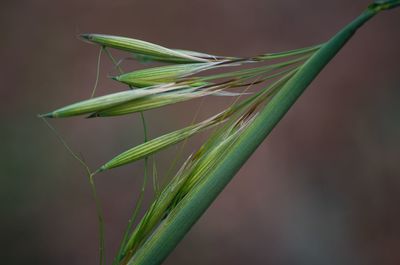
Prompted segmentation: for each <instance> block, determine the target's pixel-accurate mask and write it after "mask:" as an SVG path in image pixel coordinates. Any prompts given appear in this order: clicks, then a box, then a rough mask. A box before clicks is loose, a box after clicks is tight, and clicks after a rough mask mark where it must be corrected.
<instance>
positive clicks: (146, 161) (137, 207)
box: [102, 47, 149, 264]
mask: <svg viewBox="0 0 400 265" xmlns="http://www.w3.org/2000/svg"><path fill="white" fill-rule="evenodd" d="M102 49H104V50H105V51H106V53H107V55H108V57H109V58H110V60H111V61H112V62H113V64H114V65H115V67H116V68H117V70H118V72H119V73H120V74H124V70H123V69H122V67H121V66H119V64H118V63H117V61H116V60H115V58H114V56H112V54H111V52H110V51H109V50H108V49H107V48H106V47H102ZM130 88H131V89H133V87H130ZM140 118H141V120H142V126H143V142H144V143H145V142H147V141H148V133H147V123H146V119H145V117H144V113H143V111H141V112H140ZM148 167H149V157H147V156H146V157H145V158H144V172H143V175H144V176H143V183H142V187H141V190H140V193H139V196H138V199H137V201H136V205H135V207H134V210H133V213H132V216H131V218H129V220H128V225H127V228H126V230H125V233H124V236H123V238H122V241H121V245H120V247H119V249H118V252H117V255H116V257H115V260H114V262H113V264H114V263H117V262H119V261H120V260H121V259H122V258H123V254H124V253H123V249H124V247H125V244H126V242H127V240H128V236H129V233H130V232H131V230H132V227H133V224H134V222H135V221H136V218H137V216H138V214H139V211H140V208H141V206H142V202H143V198H144V192H145V189H146V184H147V178H148V172H147V169H148Z"/></svg>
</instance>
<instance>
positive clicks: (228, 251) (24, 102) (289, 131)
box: [0, 0, 400, 265]
mask: <svg viewBox="0 0 400 265" xmlns="http://www.w3.org/2000/svg"><path fill="white" fill-rule="evenodd" d="M368 3H369V1H363V0H356V1H345V0H340V1H339V0H337V1H315V0H305V1H294V0H293V1H277V0H270V1H266V0H264V1H262V0H246V1H245V0H229V1H228V0H203V1H184V0H169V1H149V0H147V1H145V0H136V1H127V0H115V1H104V0H103V1H77V0H71V1H45V0H36V1H3V2H2V4H1V9H0V10H1V11H0V20H1V23H0V27H1V32H2V38H1V42H0V45H1V49H0V54H1V58H2V62H3V63H2V69H1V79H2V82H1V88H0V100H1V104H0V113H1V130H0V139H1V148H0V150H1V151H0V155H1V157H0V161H1V162H0V163H1V165H0V177H1V184H0V202H1V215H2V216H1V219H0V235H1V243H0V260H1V263H2V264H68V265H73V264H96V263H97V260H98V257H97V236H98V235H97V221H96V216H95V208H94V204H93V201H92V199H91V196H90V189H89V186H88V184H87V180H86V178H85V176H84V174H83V173H82V170H81V168H80V167H79V166H78V165H77V163H76V162H75V161H74V160H73V159H72V158H71V157H70V155H69V154H68V153H67V152H66V151H65V150H64V149H63V147H62V146H61V145H60V144H59V142H58V141H57V140H56V138H55V137H54V135H52V134H51V133H50V132H49V130H48V129H47V128H46V127H45V126H44V124H43V123H42V122H41V121H40V120H39V119H37V118H36V114H37V113H42V112H46V111H49V110H52V109H54V108H57V107H60V106H62V105H65V104H68V103H71V102H73V101H76V100H79V99H83V98H86V97H88V96H89V94H90V90H91V88H92V86H93V83H94V76H95V70H96V69H95V65H96V56H97V53H98V49H97V48H96V47H95V46H93V45H89V44H86V43H83V42H81V41H79V40H78V39H77V38H76V36H77V34H79V33H84V32H98V33H109V34H116V35H126V36H132V37H135V38H139V39H145V40H148V41H151V42H156V43H160V44H162V45H165V46H168V47H174V48H175V47H176V48H186V49H191V50H199V51H204V52H209V53H215V54H226V55H243V56H244V55H253V54H258V53H261V52H266V51H281V50H285V49H294V48H298V47H303V46H307V45H312V44H316V43H320V42H323V41H325V40H327V39H328V38H329V37H330V36H332V35H333V34H334V33H335V32H336V31H337V30H339V29H340V28H341V27H343V26H344V25H345V24H346V23H348V22H349V21H350V20H351V19H353V18H354V17H355V16H356V15H358V13H359V12H360V11H361V10H362V9H363V8H364V7H366V6H367V4H368ZM399 25H400V10H394V11H391V12H388V13H385V14H382V15H379V16H378V17H376V18H375V19H373V20H372V21H371V22H370V23H368V24H367V25H366V26H365V27H364V28H363V29H362V30H360V31H359V33H358V34H357V35H356V36H355V37H354V39H353V40H351V42H350V43H349V44H348V45H347V46H346V47H345V48H344V49H343V51H342V52H340V54H339V55H338V56H337V57H336V58H335V59H334V60H333V61H332V63H331V64H330V65H329V66H328V67H327V68H326V69H325V70H324V71H323V72H322V73H321V75H320V77H318V79H317V80H315V82H314V83H313V84H312V85H311V86H310V87H309V89H308V91H307V92H306V93H305V94H304V95H303V96H302V98H301V99H300V100H299V102H298V103H297V104H296V105H295V106H294V107H293V108H292V110H291V111H290V112H289V113H288V115H287V116H286V117H285V118H284V120H283V121H282V122H281V123H280V124H279V126H278V127H277V128H276V129H275V130H274V131H273V133H272V134H271V136H270V137H269V138H268V140H267V141H266V142H265V143H264V144H263V145H262V146H261V148H259V149H258V151H257V152H256V153H255V155H254V156H253V157H252V158H251V159H250V160H249V162H248V163H247V164H246V165H245V166H244V167H243V169H242V170H241V171H240V173H239V174H238V175H237V176H236V177H235V179H234V180H233V181H232V183H231V184H230V185H229V186H228V187H227V188H226V190H225V191H224V192H223V194H222V195H221V196H220V197H219V198H218V200H217V201H216V202H215V203H214V204H213V206H212V207H211V208H210V209H209V210H208V211H207V213H206V214H205V215H204V216H203V218H202V219H201V220H200V221H199V222H198V223H197V224H196V225H195V227H194V228H193V229H192V230H191V232H190V233H189V234H188V235H187V237H186V238H185V239H184V240H183V241H182V242H181V244H180V245H179V246H178V248H177V249H176V250H175V251H174V252H173V254H172V255H171V256H170V257H169V258H168V259H167V260H166V262H165V264H230V265H235V264H273V265H275V264H276V265H281V264H282V265H285V264H341V265H345V264H352V265H354V264H371V265H372V264H383V265H395V264H400V254H399V253H400V252H399V246H400V227H399V222H400V213H399V198H400V195H399V192H400V166H399V162H400V161H399V157H400V140H399V139H400V138H399V135H400V119H399V117H400V105H399V102H400V89H399V85H400V75H399V74H400V71H399V59H400V49H399V47H400V37H399V36H400V35H399ZM104 61H106V60H104ZM110 71H111V65H110V64H109V63H108V62H106V63H104V64H103V66H102V78H101V80H100V87H99V93H103V94H104V93H106V92H110V91H115V89H116V88H120V86H118V85H116V84H114V83H113V82H111V81H109V80H107V77H106V76H107V74H108V73H109V72H110ZM226 100H229V99H207V100H206V101H205V102H204V103H203V107H202V108H201V109H200V117H208V116H210V115H211V114H213V113H215V112H216V111H217V110H219V109H221V108H222V107H223V106H222V104H224V103H226V102H227V101H226ZM199 102H200V101H195V104H193V102H190V103H184V104H178V105H176V106H172V107H168V108H165V109H160V110H154V111H150V112H149V113H147V114H146V117H147V119H148V122H149V126H150V132H151V133H150V134H151V137H155V136H157V135H160V134H161V133H163V132H167V131H171V130H173V129H176V128H180V127H182V126H184V125H185V124H188V123H189V122H190V120H191V118H192V117H193V113H194V112H196V110H197V109H198V106H199ZM53 123H54V124H55V125H56V126H57V128H58V129H59V130H60V131H61V132H62V134H63V135H64V136H65V137H66V138H67V139H68V141H69V142H70V143H71V145H72V146H73V148H74V149H75V150H77V151H79V152H82V153H83V154H84V155H85V158H86V160H87V161H88V162H89V163H90V164H91V165H93V166H98V165H99V164H100V163H101V162H104V161H106V160H107V159H109V158H110V157H111V156H113V155H115V154H117V153H118V152H121V151H123V150H125V149H126V148H127V147H130V146H132V145H134V144H138V143H140V141H141V138H142V134H141V127H140V121H139V119H138V117H137V116H135V115H132V116H129V117H120V118H112V119H104V120H100V119H98V120H96V119H94V120H85V119H82V118H74V119H66V120H57V121H54V122H53ZM201 139H204V136H203V137H198V138H196V140H195V143H194V144H193V145H190V146H189V149H188V151H190V150H191V149H190V147H191V146H195V145H196V142H198V141H199V140H201ZM175 152H176V149H174V148H171V149H170V150H169V152H164V153H162V154H161V155H160V156H158V162H159V164H160V169H161V172H162V170H163V169H165V168H166V167H167V165H168V163H169V157H170V156H171V154H174V153H175ZM141 179H142V164H141V163H136V164H134V165H132V166H129V167H125V168H121V169H117V170H115V171H113V172H110V173H108V174H103V175H99V176H98V178H97V182H98V189H99V193H100V196H101V198H102V201H103V204H104V209H105V215H106V216H105V218H106V237H107V242H106V243H107V261H108V263H110V261H111V259H112V255H113V254H114V252H115V250H116V247H117V245H118V242H119V240H120V237H121V233H122V230H123V227H124V226H125V223H126V220H127V218H128V215H129V212H130V209H131V206H132V204H133V202H134V198H135V196H136V193H137V191H138V186H139V185H140V181H141Z"/></svg>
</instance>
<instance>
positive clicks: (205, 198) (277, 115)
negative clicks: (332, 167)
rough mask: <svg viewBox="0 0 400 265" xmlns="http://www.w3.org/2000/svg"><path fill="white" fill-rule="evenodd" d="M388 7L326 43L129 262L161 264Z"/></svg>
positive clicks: (358, 20) (375, 8) (366, 15)
mask: <svg viewBox="0 0 400 265" xmlns="http://www.w3.org/2000/svg"><path fill="white" fill-rule="evenodd" d="M388 2H389V3H390V2H391V3H394V5H397V3H398V1H388ZM382 5H383V4H382ZM387 8H389V7H385V8H382V6H381V4H373V5H371V6H370V7H369V8H368V9H367V10H366V11H364V12H363V13H362V14H361V15H360V16H359V17H358V18H356V19H355V20H354V21H353V22H351V23H350V24H349V25H347V26H346V27H345V28H344V29H342V30H341V31H340V32H339V33H337V34H336V35H335V36H334V37H333V38H332V39H331V40H330V41H329V42H327V43H326V44H324V45H323V47H322V48H321V49H320V50H319V51H318V52H316V53H315V54H314V55H313V56H312V57H311V58H310V59H309V60H308V61H307V62H306V63H305V64H304V65H303V66H302V67H301V68H300V70H299V71H298V72H297V73H296V74H295V75H294V76H293V77H292V78H291V79H290V80H289V81H288V82H287V83H286V84H285V85H284V86H283V87H282V88H281V90H280V91H279V92H278V93H277V94H276V96H275V97H274V98H273V99H272V100H271V101H270V102H269V103H268V104H267V105H266V107H265V108H264V109H263V110H262V111H261V112H260V114H259V115H258V116H257V118H256V119H255V120H254V122H253V123H252V124H251V125H249V127H248V128H246V129H245V131H244V132H243V134H242V135H241V136H240V138H239V139H238V141H237V142H236V143H235V144H234V145H233V147H232V148H231V149H230V150H229V151H228V153H227V155H226V157H225V158H224V160H223V161H222V162H221V163H220V164H219V165H218V167H216V168H215V169H214V171H213V172H212V173H211V174H210V175H209V176H207V178H205V179H204V180H203V182H202V183H200V184H199V185H197V186H196V187H195V188H194V189H193V190H191V191H190V192H189V193H188V194H187V195H186V196H185V197H184V198H183V199H182V201H181V202H180V203H179V204H178V205H177V207H176V208H174V210H172V211H171V213H170V214H169V215H168V217H167V218H166V219H165V220H164V221H163V222H162V223H161V224H160V226H159V227H158V228H157V229H156V230H155V231H154V233H153V234H152V236H151V237H150V238H149V239H148V240H147V241H146V242H145V243H144V244H143V246H142V247H141V248H140V249H139V250H138V251H137V252H136V254H135V255H134V256H133V257H132V259H131V260H130V261H129V263H128V264H129V265H157V264H160V263H161V262H162V261H163V260H164V259H165V258H166V257H167V256H168V255H169V253H170V252H171V251H172V250H173V249H174V248H175V246H176V245H177V244H178V243H179V241H180V240H181V239H182V238H183V237H184V236H185V234H186V233H187V232H188V231H189V229H190V228H191V227H192V225H193V224H194V223H195V222H196V221H197V220H198V219H199V218H200V216H201V215H202V214H203V213H204V211H205V210H206V209H207V208H208V207H209V206H210V204H211V203H212V202H213V201H214V199H215V198H216V197H217V196H218V194H219V193H220V192H221V191H222V190H223V189H224V187H225V186H226V185H227V184H228V183H229V181H230V180H231V179H232V177H233V176H234V175H235V174H236V172H237V171H238V170H239V169H240V167H241V166H242V165H243V164H244V163H245V162H246V160H247V159H248V158H249V157H250V156H251V154H252V153H253V152H254V151H255V150H256V149H257V147H258V146H259V145H260V144H261V143H262V142H263V140H264V139H265V138H266V137H267V135H268V134H269V133H270V132H271V131H272V129H273V128H274V127H275V125H276V124H277V123H278V122H279V121H280V120H281V118H282V117H283V116H284V115H285V114H286V112H287V111H288V110H289V109H290V107H291V106H292V105H293V104H294V103H295V101H296V100H297V98H298V97H299V96H300V95H301V94H302V93H303V91H304V90H305V89H306V88H307V87H308V86H309V84H310V83H311V82H312V81H313V80H314V79H315V78H316V76H317V75H318V74H319V72H320V71H321V70H322V69H323V68H324V67H325V66H326V65H327V64H328V63H329V61H330V60H331V59H332V58H333V57H334V56H335V55H336V53H337V52H338V51H339V50H340V49H341V48H342V47H343V46H344V45H345V43H346V42H347V41H348V40H349V39H350V38H351V36H352V35H353V34H354V33H355V31H356V30H357V29H358V28H360V27H361V26H362V25H363V24H364V23H365V22H366V21H368V20H369V19H370V18H372V17H373V16H374V15H375V14H377V13H378V12H379V11H381V10H383V9H387Z"/></svg>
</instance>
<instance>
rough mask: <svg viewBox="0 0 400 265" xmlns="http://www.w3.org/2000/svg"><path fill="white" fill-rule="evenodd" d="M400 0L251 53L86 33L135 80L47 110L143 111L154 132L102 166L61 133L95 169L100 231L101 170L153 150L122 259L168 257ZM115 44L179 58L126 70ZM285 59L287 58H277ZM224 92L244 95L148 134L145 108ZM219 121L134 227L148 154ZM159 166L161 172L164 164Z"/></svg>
mask: <svg viewBox="0 0 400 265" xmlns="http://www.w3.org/2000/svg"><path fill="white" fill-rule="evenodd" d="M399 5H400V1H399V0H391V1H375V2H374V3H373V4H371V5H370V6H369V7H368V8H367V9H366V10H365V11H364V12H363V13H362V14H361V15H360V16H359V17H357V18H356V19H355V20H354V21H353V22H351V23H350V24H349V25H347V26H346V27H344V28H343V29H342V30H341V31H339V32H338V33H337V34H336V35H335V36H334V37H333V38H332V39H330V40H329V41H328V42H326V43H323V44H321V45H316V46H313V47H307V48H302V49H297V50H293V51H287V52H281V53H274V54H262V55H259V56H254V57H249V58H238V57H226V56H215V55H210V54H204V53H199V52H193V51H186V50H173V49H168V48H165V47H162V46H159V45H155V44H151V43H148V42H144V41H140V40H135V39H130V38H125V37H117V36H109V35H99V34H85V35H82V38H83V39H85V40H86V41H89V42H91V43H96V44H98V45H100V47H101V49H100V54H101V52H102V51H105V52H106V53H107V55H108V56H109V57H110V59H111V60H112V61H113V62H114V63H115V64H116V66H117V68H118V70H119V73H120V74H119V75H118V76H115V77H113V79H114V80H116V81H118V82H121V83H123V84H126V85H128V86H129V88H130V89H129V90H126V91H123V92H118V93H112V94H109V95H105V96H100V97H93V96H94V92H93V94H92V98H90V99H88V100H84V101H81V102H78V103H75V104H72V105H68V106H66V107H63V108H60V109H57V110H55V111H52V112H50V113H48V114H44V115H41V117H42V118H61V117H71V116H77V115H89V116H88V117H92V118H93V117H109V116H116V115H126V114H130V113H135V112H139V113H141V116H142V121H143V125H144V126H143V127H144V132H145V139H144V143H143V144H141V145H138V146H136V147H133V148H131V149H129V150H127V151H125V152H123V153H121V154H120V155H118V156H116V157H114V158H113V159H111V160H110V161H108V162H106V163H104V164H103V165H102V166H100V167H99V168H98V169H97V170H95V171H91V170H90V169H89V167H88V166H87V165H86V164H85V163H84V162H83V161H82V160H81V159H80V158H79V157H78V156H77V155H75V154H74V153H73V152H72V151H71V150H70V149H69V147H68V145H66V143H65V142H64V141H63V140H62V139H61V140H62V141H63V143H64V145H65V146H66V147H67V148H68V149H69V151H70V152H71V153H72V154H73V155H74V156H75V158H76V159H77V160H78V161H80V162H81V163H82V165H84V167H85V169H86V171H87V174H88V176H89V180H90V183H91V186H92V191H93V195H94V197H95V200H96V204H97V209H98V216H99V222H100V235H103V220H102V211H101V207H100V203H99V200H98V198H97V195H96V189H95V185H94V176H95V175H96V174H99V173H101V172H104V171H106V170H110V169H112V168H115V167H119V166H123V165H125V164H128V163H132V162H134V161H136V160H139V159H145V162H146V163H145V176H144V184H143V187H142V193H141V195H140V197H139V199H138V204H137V207H136V208H135V210H134V212H133V216H132V218H131V220H130V221H129V223H128V227H127V230H126V232H125V234H124V236H123V239H122V242H121V246H120V249H119V250H118V253H117V255H116V257H115V260H114V264H131V265H134V264H137V265H144V264H146V265H150V264H160V263H161V262H162V261H163V260H164V259H165V258H166V257H167V256H168V254H169V253H170V252H171V251H172V250H173V249H174V247H175V246H176V245H177V244H178V243H179V241H180V240H181V239H182V238H183V237H184V235H185V234H186V233H187V231H188V230H189V229H190V228H191V226H192V225H193V224H194V223H195V222H196V221H197V220H198V218H199V217H200V216H201V215H202V213H203V212H204V211H205V210H206V209H207V208H208V207H209V205H210V204H211V203H212V202H213V200H214V199H215V198H216V197H217V196H218V194H219V193H220V192H221V191H222V190H223V188H224V187H225V186H226V185H227V183H228V182H229V181H230V180H231V178H232V177H233V176H234V175H235V173H236V172H237V171H238V170H239V169H240V167H241V166H242V165H243V164H244V163H245V161H246V160H247V159H248V158H249V157H250V155H251V154H252V153H253V152H254V151H255V149H256V148H257V147H258V146H259V145H260V144H261V142H262V141H263V140H264V139H265V138H266V136H267V135H268V134H269V133H270V132H271V130H272V129H273V128H274V127H275V125H276V124H277V123H278V122H279V121H280V119H281V118H282V117H283V116H284V115H285V113H286V112H287V111H288V110H289V108H290V107H291V106H292V105H293V104H294V102H295V101H296V100H297V98H298V97H299V96H300V95H301V94H302V92H303V91H304V90H305V89H306V88H307V87H308V85H309V84H310V83H311V82H312V81H313V80H314V79H315V77H316V76H317V75H318V74H319V72H320V71H321V70H322V69H323V68H324V67H325V65H326V64H328V63H329V61H330V60H331V59H332V58H333V57H334V56H335V55H336V53H337V52H338V51H339V50H340V49H341V48H342V47H343V46H344V45H345V44H346V42H347V41H348V40H349V39H350V38H351V37H352V35H353V34H354V33H355V32H356V30H357V29H358V28H360V27H361V26H362V25H363V24H364V23H365V22H367V21H368V20H369V19H370V18H372V17H373V16H374V15H376V14H377V13H379V12H380V11H383V10H387V9H391V8H394V7H396V6H399ZM110 48H114V49H119V50H122V51H126V52H128V53H130V54H131V55H132V56H133V57H134V58H135V59H137V60H140V61H156V62H163V63H168V64H169V65H167V66H160V67H155V68H148V69H143V70H137V71H133V72H129V73H124V72H123V70H122V69H121V67H120V66H119V64H118V63H117V62H116V60H115V59H114V57H113V56H112V55H111V53H110V51H109V49H110ZM276 59H279V61H275V60H276ZM239 66H242V67H247V68H245V69H239V70H236V69H235V70H233V71H225V72H224V73H220V74H209V73H208V74H205V75H204V73H207V71H210V70H213V69H215V68H223V69H232V68H237V67H239ZM248 66H250V67H248ZM268 81H270V82H271V83H270V84H269V85H267V86H266V87H265V88H264V89H261V90H260V91H255V92H252V93H250V95H249V93H248V91H249V89H250V88H251V87H252V85H254V84H258V83H264V82H268ZM96 83H97V82H96ZM240 87H243V88H245V89H244V90H243V91H241V92H231V91H229V90H231V89H233V88H240ZM215 95H218V96H235V97H237V99H236V100H235V102H234V103H233V104H232V105H231V106H230V107H228V108H227V109H225V110H224V111H222V112H221V113H219V114H217V115H215V116H213V117H211V118H209V119H206V120H204V121H202V122H199V123H195V124H192V125H189V126H188V127H185V128H183V129H180V130H177V131H175V132H171V133H168V134H165V135H163V136H160V137H158V138H155V139H152V140H150V141H149V140H148V139H147V129H146V123H145V119H144V116H143V112H144V111H146V110H149V109H153V108H158V107H162V106H166V105H170V104H174V103H177V102H182V101H187V100H191V99H194V98H199V97H204V96H215ZM217 126H219V127H217ZM214 127H217V128H216V129H215V130H214V131H213V132H212V134H211V135H210V137H209V139H208V140H207V141H206V142H205V143H204V144H203V145H202V146H201V148H200V149H199V150H197V151H196V152H195V153H193V154H192V155H191V156H190V157H189V158H188V159H187V160H186V161H185V163H184V164H183V165H182V166H181V168H180V169H179V170H178V172H177V173H176V174H175V176H174V177H173V178H172V179H171V181H170V182H169V183H168V184H167V185H166V186H165V187H164V188H163V189H162V190H161V191H160V190H159V188H158V187H157V181H156V180H154V190H155V193H156V196H155V198H154V201H153V203H152V204H151V206H150V207H149V208H148V209H147V211H146V213H145V214H144V216H143V217H142V219H141V220H140V221H139V223H138V224H137V226H136V227H133V224H134V220H135V219H136V217H137V214H138V209H139V207H140V205H141V200H142V196H143V189H144V187H145V185H146V182H147V174H148V173H147V168H148V162H147V161H148V157H149V156H151V155H152V154H154V153H156V152H158V151H160V150H162V149H164V148H167V147H168V146H171V145H173V144H176V143H178V142H181V141H184V140H186V139H188V138H189V137H191V136H193V135H195V134H197V133H199V132H201V131H204V130H206V129H210V128H214ZM153 175H154V177H155V178H156V171H155V170H153ZM103 262H104V238H103V236H101V240H100V263H103Z"/></svg>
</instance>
